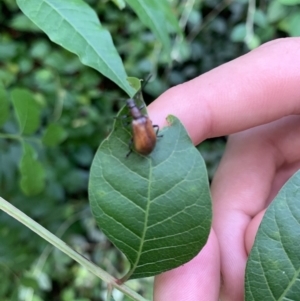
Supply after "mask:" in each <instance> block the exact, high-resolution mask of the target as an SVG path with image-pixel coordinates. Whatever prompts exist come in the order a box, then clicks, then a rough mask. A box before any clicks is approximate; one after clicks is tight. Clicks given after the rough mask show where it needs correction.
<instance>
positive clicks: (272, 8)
mask: <svg viewBox="0 0 300 301" xmlns="http://www.w3.org/2000/svg"><path fill="white" fill-rule="evenodd" d="M287 14H288V8H287V7H286V6H284V5H282V4H280V3H279V2H277V1H271V2H270V4H269V5H268V10H267V20H268V22H269V23H273V22H277V21H280V20H281V19H283V18H284V17H285V16H286V15H287Z"/></svg>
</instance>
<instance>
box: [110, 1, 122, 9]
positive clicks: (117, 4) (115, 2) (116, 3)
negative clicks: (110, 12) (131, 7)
mask: <svg viewBox="0 0 300 301" xmlns="http://www.w3.org/2000/svg"><path fill="white" fill-rule="evenodd" d="M111 1H112V2H113V3H114V4H115V5H116V6H117V7H118V8H119V9H123V8H125V6H126V3H125V1H124V0H111Z"/></svg>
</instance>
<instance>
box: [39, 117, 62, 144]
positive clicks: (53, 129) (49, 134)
mask: <svg viewBox="0 0 300 301" xmlns="http://www.w3.org/2000/svg"><path fill="white" fill-rule="evenodd" d="M67 135H68V134H67V132H66V131H65V130H64V128H63V127H61V126H60V125H59V124H55V123H52V124H50V125H49V126H48V127H47V128H46V131H45V133H44V136H43V138H42V142H43V143H44V144H45V145H46V146H49V147H51V146H56V145H58V144H60V143H61V142H62V141H64V140H65V139H66V138H67Z"/></svg>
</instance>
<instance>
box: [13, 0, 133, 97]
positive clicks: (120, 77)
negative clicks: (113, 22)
mask: <svg viewBox="0 0 300 301" xmlns="http://www.w3.org/2000/svg"><path fill="white" fill-rule="evenodd" d="M17 3H18V5H19V7H20V9H21V10H22V11H23V13H24V14H25V15H26V16H27V17H28V18H30V19H31V20H32V21H33V22H34V23H35V24H36V25H37V26H38V27H40V28H41V29H42V30H43V31H44V32H45V33H46V34H47V35H48V36H49V38H50V40H51V41H53V42H55V43H57V44H59V45H61V46H62V47H64V48H66V49H67V50H69V51H71V52H73V53H75V54H77V55H78V57H79V58H80V60H81V62H82V63H83V64H85V65H87V66H90V67H92V68H94V69H96V70H98V71H99V72H101V73H102V74H103V75H104V76H106V77H108V78H109V79H111V80H112V81H114V82H115V83H116V84H117V85H119V86H120V87H121V88H122V89H123V90H124V91H126V92H127V93H128V95H129V96H130V97H131V96H133V95H134V93H135V91H134V90H133V89H132V88H131V87H130V85H129V84H128V82H127V80H126V78H127V75H126V72H125V69H124V66H123V63H122V60H121V58H120V56H119V54H118V52H117V50H116V48H115V46H114V44H113V41H112V38H111V35H110V33H109V32H108V31H107V30H106V29H105V28H104V27H102V25H101V24H100V21H99V19H98V17H97V15H96V13H95V11H93V10H92V9H91V7H90V6H88V4H87V3H85V2H84V1H82V0H68V1H61V0H17ZM46 19H47V21H45V20H46Z"/></svg>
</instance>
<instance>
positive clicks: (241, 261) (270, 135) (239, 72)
mask: <svg viewBox="0 0 300 301" xmlns="http://www.w3.org/2000/svg"><path fill="white" fill-rule="evenodd" d="M148 111H149V113H150V114H149V115H150V118H151V120H153V123H154V124H158V125H160V126H164V125H166V121H165V118H166V116H167V115H169V114H174V115H175V116H177V117H178V118H179V119H180V120H181V121H182V123H183V124H184V126H185V128H186V129H187V131H188V133H189V135H190V137H191V139H192V140H193V142H194V144H198V143H200V142H201V141H203V140H205V139H206V138H209V137H217V136H222V135H230V136H229V140H228V143H227V147H226V151H225V153H224V156H223V158H222V160H221V163H220V165H219V168H218V170H217V172H216V174H215V176H214V179H213V183H212V186H211V193H212V198H213V226H212V229H211V234H210V237H209V240H208V242H207V244H206V246H205V247H204V248H203V249H202V251H201V252H200V253H199V254H198V256H196V257H195V258H194V259H193V260H192V261H190V262H189V263H187V264H185V265H183V266H181V267H179V268H177V269H174V270H172V271H169V272H166V273H163V274H161V275H159V276H157V277H156V279H155V285H154V286H155V287H154V300H155V301H169V300H170V301H177V300H178V301H182V300H185V301H199V300H205V301H218V300H219V297H220V298H221V299H222V301H243V300H244V273H245V265H246V260H247V256H248V254H249V252H250V250H251V247H252V245H253V240H254V237H255V234H256V231H257V228H258V226H259V223H260V221H261V219H262V217H263V214H264V212H265V210H266V208H267V206H268V204H270V202H271V201H272V199H273V198H274V196H275V195H276V194H277V192H278V190H279V189H280V188H281V187H282V185H283V184H284V183H285V182H286V181H287V180H288V179H289V177H290V176H291V175H292V174H293V173H294V172H295V171H296V170H298V169H299V168H300V152H299V149H300V135H299V133H300V116H299V113H300V38H286V39H279V40H274V41H272V42H269V43H266V44H264V45H262V46H261V47H259V48H257V49H256V50H254V51H251V52H250V53H248V54H246V55H244V56H242V57H239V58H237V59H235V60H233V61H231V62H229V63H226V64H224V65H222V66H220V67H218V68H216V69H214V70H212V71H210V72H207V73H205V74H203V75H201V76H199V77H197V78H195V79H193V80H191V81H189V82H186V83H184V84H182V85H179V86H176V87H174V88H171V89H169V90H168V91H166V92H165V93H164V94H163V95H161V96H160V97H159V98H158V99H157V100H156V101H155V102H153V103H152V104H151V105H150V106H149V109H148ZM221 275H222V277H221Z"/></svg>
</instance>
